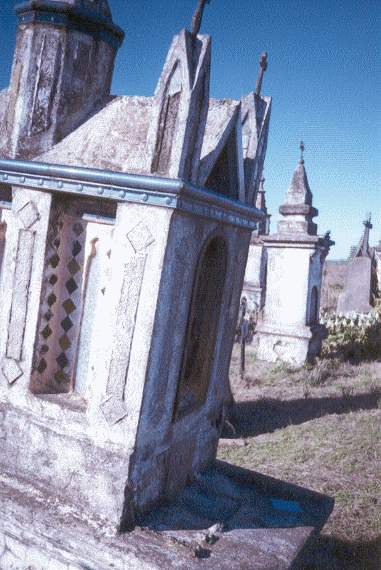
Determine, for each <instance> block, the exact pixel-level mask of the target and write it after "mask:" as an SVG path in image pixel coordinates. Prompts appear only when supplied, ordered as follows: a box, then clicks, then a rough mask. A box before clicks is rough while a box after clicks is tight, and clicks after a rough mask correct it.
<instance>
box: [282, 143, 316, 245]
mask: <svg viewBox="0 0 381 570" xmlns="http://www.w3.org/2000/svg"><path fill="white" fill-rule="evenodd" d="M304 149H305V146H304V143H303V142H301V143H300V150H301V153H302V154H301V159H300V160H299V164H298V166H297V167H296V169H295V171H294V174H293V177H292V180H291V185H290V187H289V189H288V191H287V194H286V201H285V203H284V204H283V205H282V206H281V207H280V208H279V212H280V213H281V214H282V216H283V217H284V218H285V219H283V220H281V221H280V222H279V223H278V231H279V232H282V233H284V232H286V233H289V232H291V233H294V232H304V233H307V234H309V235H316V234H317V226H316V224H314V223H313V222H312V218H314V217H315V216H317V215H318V211H317V209H316V208H314V207H313V206H312V192H311V189H310V185H309V183H308V178H307V172H306V169H305V166H304V158H303V152H304Z"/></svg>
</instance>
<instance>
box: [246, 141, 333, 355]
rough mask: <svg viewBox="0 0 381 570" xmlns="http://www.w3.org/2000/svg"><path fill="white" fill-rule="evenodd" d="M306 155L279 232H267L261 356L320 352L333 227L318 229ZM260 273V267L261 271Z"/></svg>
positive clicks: (259, 338) (257, 340) (259, 327)
mask: <svg viewBox="0 0 381 570" xmlns="http://www.w3.org/2000/svg"><path fill="white" fill-rule="evenodd" d="M300 148H301V152H302V156H301V159H300V161H299V164H298V166H297V168H296V170H295V172H294V175H293V178H292V181H291V185H290V187H289V189H288V192H287V195H286V201H285V204H284V205H282V206H281V207H280V209H279V211H280V213H281V215H282V216H283V219H281V220H280V221H279V222H278V231H277V233H275V234H269V235H263V236H262V237H261V240H262V242H263V244H264V248H265V251H266V258H267V259H266V264H267V266H266V273H267V276H266V284H265V300H264V309H263V315H262V317H261V318H260V320H259V321H258V325H257V327H256V335H255V344H256V347H257V355H258V358H259V359H262V360H267V361H270V362H276V361H278V360H279V361H284V362H289V363H291V364H295V365H301V364H303V363H304V362H305V361H306V360H311V359H313V358H314V357H315V356H316V355H318V354H319V352H320V349H321V343H322V339H323V336H324V328H323V327H322V326H321V325H320V324H319V307H320V294H321V282H322V269H323V265H324V261H325V258H326V256H327V254H328V252H329V248H330V247H331V245H333V242H332V241H331V240H330V236H329V233H327V234H326V235H325V236H319V235H317V225H316V224H315V223H314V222H313V218H314V217H316V216H317V215H318V211H317V209H316V208H314V206H313V205H312V192H311V189H310V186H309V183H308V179H307V173H306V169H305V166H304V158H303V151H304V145H303V143H301V147H300ZM257 274H258V272H257Z"/></svg>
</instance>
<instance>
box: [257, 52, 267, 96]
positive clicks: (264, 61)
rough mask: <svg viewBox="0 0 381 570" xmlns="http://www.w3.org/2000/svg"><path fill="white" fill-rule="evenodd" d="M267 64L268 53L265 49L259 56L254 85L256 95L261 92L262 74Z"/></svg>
mask: <svg viewBox="0 0 381 570" xmlns="http://www.w3.org/2000/svg"><path fill="white" fill-rule="evenodd" d="M267 65H268V54H267V52H266V51H263V52H262V53H261V55H260V57H259V72H258V78H257V84H256V87H255V94H256V95H257V96H258V97H259V96H260V94H261V89H262V81H263V76H264V74H265V71H266V69H267Z"/></svg>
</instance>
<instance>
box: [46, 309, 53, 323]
mask: <svg viewBox="0 0 381 570" xmlns="http://www.w3.org/2000/svg"><path fill="white" fill-rule="evenodd" d="M52 317H53V313H52V311H51V310H50V309H48V310H47V311H46V313H45V315H44V319H46V320H47V321H50V319H51V318H52Z"/></svg>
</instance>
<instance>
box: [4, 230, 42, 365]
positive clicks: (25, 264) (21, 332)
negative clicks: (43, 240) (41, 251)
mask: <svg viewBox="0 0 381 570" xmlns="http://www.w3.org/2000/svg"><path fill="white" fill-rule="evenodd" d="M34 243H35V234H34V233H33V232H30V231H27V230H20V231H19V236H18V243H17V252H16V263H15V270H14V276H13V291H12V302H11V311H10V316H9V323H8V339H7V350H6V355H7V356H8V357H9V358H13V359H15V360H21V358H22V348H23V343H24V336H25V326H26V319H27V313H28V299H29V287H30V280H31V275H32V263H33V253H34Z"/></svg>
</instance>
